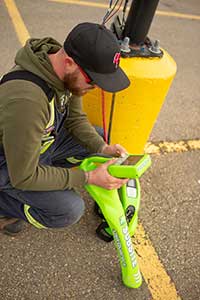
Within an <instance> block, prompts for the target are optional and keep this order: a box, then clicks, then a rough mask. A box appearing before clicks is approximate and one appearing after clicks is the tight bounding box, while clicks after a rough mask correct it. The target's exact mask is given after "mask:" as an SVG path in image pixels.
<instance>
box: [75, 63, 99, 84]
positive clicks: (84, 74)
mask: <svg viewBox="0 0 200 300" xmlns="http://www.w3.org/2000/svg"><path fill="white" fill-rule="evenodd" d="M77 66H78V68H79V70H80V72H81V73H82V75H83V77H84V78H85V82H86V83H88V84H90V85H95V82H94V80H92V79H91V78H90V76H89V75H88V74H87V73H86V72H85V71H84V70H83V69H82V68H81V67H80V66H79V65H77Z"/></svg>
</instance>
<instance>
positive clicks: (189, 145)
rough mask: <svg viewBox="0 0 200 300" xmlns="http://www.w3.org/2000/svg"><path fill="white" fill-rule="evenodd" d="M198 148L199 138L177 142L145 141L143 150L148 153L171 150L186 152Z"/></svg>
mask: <svg viewBox="0 0 200 300" xmlns="http://www.w3.org/2000/svg"><path fill="white" fill-rule="evenodd" d="M195 150H200V140H187V141H177V142H157V143H151V142H149V143H147V144H146V145H145V149H144V152H145V153H148V154H158V155H159V154H165V153H173V152H178V153H180V152H188V151H195Z"/></svg>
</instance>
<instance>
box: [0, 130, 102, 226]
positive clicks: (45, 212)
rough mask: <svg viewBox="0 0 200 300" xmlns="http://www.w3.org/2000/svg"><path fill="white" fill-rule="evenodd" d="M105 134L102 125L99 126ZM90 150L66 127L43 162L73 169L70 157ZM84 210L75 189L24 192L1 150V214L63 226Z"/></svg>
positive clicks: (85, 153)
mask: <svg viewBox="0 0 200 300" xmlns="http://www.w3.org/2000/svg"><path fill="white" fill-rule="evenodd" d="M96 130H97V132H98V133H99V134H100V135H102V130H101V128H96ZM88 155H89V153H88V152H87V150H86V149H85V148H83V147H82V146H80V145H79V144H78V143H77V142H76V140H75V139H74V138H73V137H72V136H70V135H69V134H68V132H67V131H66V130H65V129H64V128H63V129H62V130H61V132H60V133H59V135H58V137H57V139H56V141H55V142H54V143H53V145H51V147H50V148H49V149H48V150H47V151H46V152H45V153H44V154H42V155H41V156H40V163H43V164H46V165H52V166H61V167H66V168H70V167H72V166H74V164H71V163H69V162H67V160H66V158H67V157H75V158H77V159H83V158H85V157H87V156H88ZM83 213H84V202H83V200H82V199H81V198H80V196H79V195H78V194H77V193H76V192H75V191H74V190H64V191H45V192H43V191H22V190H18V189H15V188H13V187H12V186H11V184H10V180H9V176H8V170H7V164H6V159H5V155H4V152H3V149H0V215H4V216H11V217H15V218H20V219H22V220H25V221H27V222H30V223H31V224H32V225H34V226H36V227H38V228H43V227H64V226H67V225H70V224H73V223H76V222H77V221H78V220H79V219H80V217H81V216H82V215H83Z"/></svg>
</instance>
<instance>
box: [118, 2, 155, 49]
mask: <svg viewBox="0 0 200 300" xmlns="http://www.w3.org/2000/svg"><path fill="white" fill-rule="evenodd" d="M158 2H159V0H133V1H132V4H131V7H130V11H129V14H128V17H127V20H126V24H125V27H124V31H123V34H122V35H123V38H124V37H126V36H128V37H129V38H130V45H132V44H137V45H138V44H141V43H144V41H145V38H146V36H147V34H148V31H149V28H150V26H151V22H152V19H153V17H154V14H155V11H156V8H157V5H158Z"/></svg>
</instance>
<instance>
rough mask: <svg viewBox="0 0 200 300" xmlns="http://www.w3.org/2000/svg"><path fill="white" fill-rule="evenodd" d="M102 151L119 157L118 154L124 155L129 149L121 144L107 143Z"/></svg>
mask: <svg viewBox="0 0 200 300" xmlns="http://www.w3.org/2000/svg"><path fill="white" fill-rule="evenodd" d="M101 153H103V154H108V155H111V156H116V157H118V156H121V157H123V156H125V155H126V154H127V153H128V151H127V150H126V149H125V148H124V147H122V146H121V145H119V144H114V145H105V146H104V147H103V148H102V150H101Z"/></svg>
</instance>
